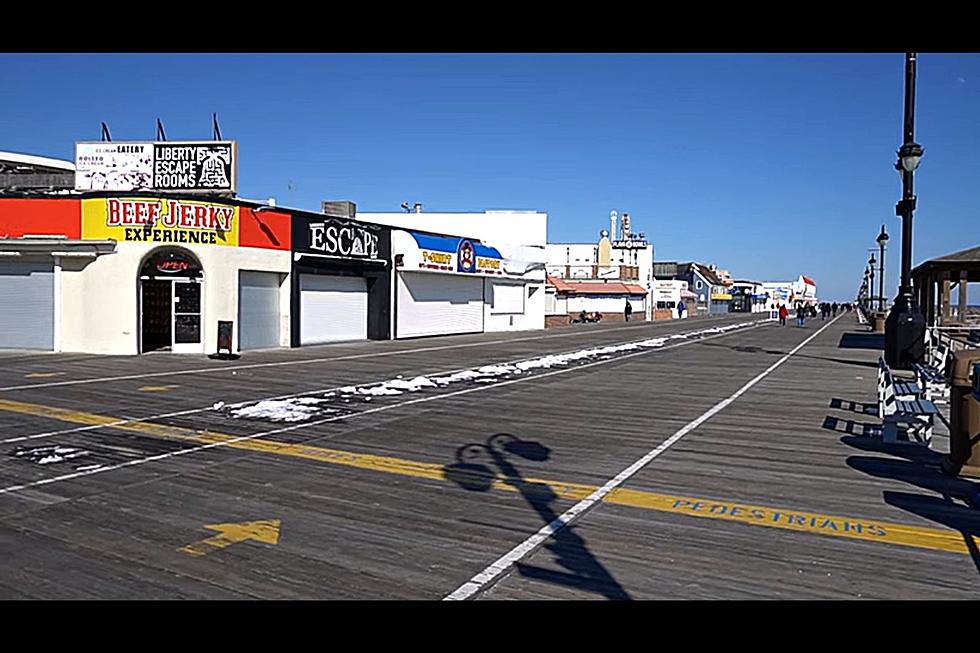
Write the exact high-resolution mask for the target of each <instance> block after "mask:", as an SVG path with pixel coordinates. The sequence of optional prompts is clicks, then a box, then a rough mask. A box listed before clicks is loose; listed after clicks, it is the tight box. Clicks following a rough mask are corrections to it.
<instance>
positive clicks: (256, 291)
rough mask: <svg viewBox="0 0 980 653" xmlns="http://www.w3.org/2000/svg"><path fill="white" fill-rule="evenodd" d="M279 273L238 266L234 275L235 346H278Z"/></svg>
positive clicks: (247, 347)
mask: <svg viewBox="0 0 980 653" xmlns="http://www.w3.org/2000/svg"><path fill="white" fill-rule="evenodd" d="M279 323H280V321H279V274H278V273H276V272H250V271H245V270H242V271H241V272H240V273H239V277H238V325H239V327H238V329H239V331H238V348H239V349H260V348H263V347H278V346H279V344H280V343H279Z"/></svg>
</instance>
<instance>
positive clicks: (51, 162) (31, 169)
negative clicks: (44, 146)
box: [0, 152, 75, 192]
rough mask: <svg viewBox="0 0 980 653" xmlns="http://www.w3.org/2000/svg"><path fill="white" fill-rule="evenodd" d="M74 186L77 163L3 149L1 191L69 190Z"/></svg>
mask: <svg viewBox="0 0 980 653" xmlns="http://www.w3.org/2000/svg"><path fill="white" fill-rule="evenodd" d="M74 187H75V164H73V163H72V162H70V161H62V160H60V159H49V158H47V157H43V156H33V155H31V154H18V153H16V152H0V192H3V191H15V192H26V191H68V190H72V189H74Z"/></svg>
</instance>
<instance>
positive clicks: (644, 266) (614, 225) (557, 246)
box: [545, 211, 654, 320]
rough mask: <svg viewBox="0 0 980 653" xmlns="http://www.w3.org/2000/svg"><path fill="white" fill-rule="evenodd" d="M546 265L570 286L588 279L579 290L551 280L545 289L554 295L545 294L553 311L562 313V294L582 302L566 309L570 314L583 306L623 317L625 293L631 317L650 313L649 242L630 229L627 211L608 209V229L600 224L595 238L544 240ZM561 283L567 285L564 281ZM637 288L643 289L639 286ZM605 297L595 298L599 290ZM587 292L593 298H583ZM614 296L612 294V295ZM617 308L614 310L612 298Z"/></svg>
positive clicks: (551, 275) (578, 311)
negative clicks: (570, 308)
mask: <svg viewBox="0 0 980 653" xmlns="http://www.w3.org/2000/svg"><path fill="white" fill-rule="evenodd" d="M545 254H546V259H547V271H548V276H549V277H550V278H551V279H556V280H562V281H564V282H565V283H566V284H567V285H568V286H569V287H574V286H575V284H579V283H586V284H588V286H587V287H588V288H589V292H585V288H586V287H585V286H583V287H582V288H580V289H579V290H581V291H582V292H577V293H570V291H565V290H562V291H559V289H558V286H555V285H553V284H552V285H550V286H549V288H548V293H549V295H550V296H553V299H549V300H546V301H547V302H548V304H547V306H550V307H552V310H553V311H555V312H554V313H549V314H550V315H552V316H560V315H561V314H563V313H564V310H563V307H564V306H565V305H566V304H562V301H561V299H562V297H565V298H569V297H573V296H574V297H575V298H576V299H575V301H573V302H572V304H571V305H574V306H579V305H580V304H581V306H582V308H579V309H577V310H573V311H568V313H569V314H571V315H572V316H573V317H574V316H575V315H577V314H578V313H580V312H581V311H582V310H585V311H586V312H596V311H598V312H602V313H607V312H609V313H613V312H615V313H618V314H620V317H622V312H623V309H624V308H625V306H626V300H627V297H628V298H629V301H630V304H631V306H632V308H633V316H634V318H633V319H647V320H650V319H653V308H652V303H651V301H650V291H651V289H652V287H653V285H652V284H653V280H654V276H653V245H652V244H650V243H649V242H647V240H646V237H645V234H642V233H635V232H633V231H632V226H631V221H630V216H629V214H628V213H624V214H623V215H622V219H621V222H620V221H619V219H618V214H617V213H616V212H615V211H613V212H612V213H611V214H610V229H609V231H606V230H602V231H601V232H600V233H599V240H598V241H597V242H595V243H548V245H547V247H546V252H545ZM562 287H563V288H564V287H565V286H562ZM637 289H640V290H642V292H639V291H638V290H637ZM600 295H602V296H603V297H604V299H603V301H598V298H599V296H600ZM586 296H589V297H593V298H595V301H593V300H591V299H585V297H586ZM612 298H615V299H612ZM614 303H617V304H618V309H616V310H615V311H613V310H612V307H613V304H614Z"/></svg>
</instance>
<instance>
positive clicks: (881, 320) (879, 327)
mask: <svg viewBox="0 0 980 653" xmlns="http://www.w3.org/2000/svg"><path fill="white" fill-rule="evenodd" d="M871 328H872V330H873V331H874V332H875V333H884V332H885V314H884V313H875V314H874V317H873V318H872V321H871Z"/></svg>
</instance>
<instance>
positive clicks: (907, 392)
mask: <svg viewBox="0 0 980 653" xmlns="http://www.w3.org/2000/svg"><path fill="white" fill-rule="evenodd" d="M888 386H891V388H892V390H893V394H894V395H895V398H896V399H898V400H899V401H912V400H914V399H919V398H921V397H922V395H923V394H924V393H923V390H922V387H921V386H919V384H917V383H915V382H914V381H906V380H904V379H896V378H895V375H894V374H892V371H891V368H889V367H888V364H887V363H886V362H885V359H884V358H883V357H881V356H879V357H878V417H879V418H881V419H884V418H885V391H886V389H887V388H888ZM926 398H927V399H928V397H926Z"/></svg>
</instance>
